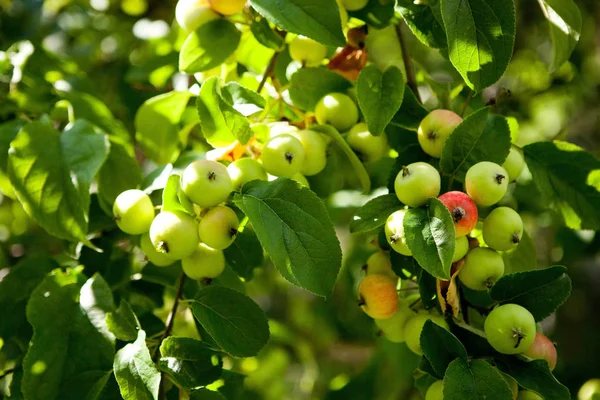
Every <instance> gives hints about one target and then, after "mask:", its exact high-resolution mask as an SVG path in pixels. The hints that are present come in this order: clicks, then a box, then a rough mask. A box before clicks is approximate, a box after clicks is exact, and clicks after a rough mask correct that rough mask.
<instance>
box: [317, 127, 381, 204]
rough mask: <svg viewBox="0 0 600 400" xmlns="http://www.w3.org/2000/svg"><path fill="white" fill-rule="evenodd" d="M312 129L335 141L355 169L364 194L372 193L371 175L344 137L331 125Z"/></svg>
mask: <svg viewBox="0 0 600 400" xmlns="http://www.w3.org/2000/svg"><path fill="white" fill-rule="evenodd" d="M310 129H311V130H313V131H316V132H321V133H323V134H325V135H327V136H329V137H330V138H332V139H333V142H334V143H335V144H336V145H337V146H338V147H339V148H340V149H341V150H342V151H343V152H344V154H345V155H346V157H348V160H349V161H350V164H351V165H352V167H353V168H354V173H355V174H356V176H357V178H358V180H359V182H360V185H361V187H362V190H363V193H365V194H367V193H369V192H370V191H371V178H369V173H368V172H367V170H366V169H365V166H364V164H363V163H362V162H361V161H360V159H359V158H358V156H357V155H356V153H355V152H354V150H352V148H351V147H350V146H349V145H348V142H346V140H345V139H344V138H343V137H342V135H340V133H339V132H338V131H337V130H336V129H335V128H334V127H333V126H330V125H317V126H311V127H310Z"/></svg>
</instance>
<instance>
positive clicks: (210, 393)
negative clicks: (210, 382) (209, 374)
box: [190, 389, 228, 400]
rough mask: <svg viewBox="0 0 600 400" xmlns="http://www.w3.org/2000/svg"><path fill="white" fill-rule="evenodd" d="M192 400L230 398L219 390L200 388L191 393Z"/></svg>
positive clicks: (224, 399)
mask: <svg viewBox="0 0 600 400" xmlns="http://www.w3.org/2000/svg"><path fill="white" fill-rule="evenodd" d="M190 400H228V399H227V398H225V396H223V395H222V394H221V393H219V392H215V391H214V390H208V389H198V390H194V391H193V392H192V393H190Z"/></svg>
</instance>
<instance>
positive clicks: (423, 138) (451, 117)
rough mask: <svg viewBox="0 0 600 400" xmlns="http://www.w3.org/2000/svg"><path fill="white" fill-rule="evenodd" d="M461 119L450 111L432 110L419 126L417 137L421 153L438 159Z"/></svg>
mask: <svg viewBox="0 0 600 400" xmlns="http://www.w3.org/2000/svg"><path fill="white" fill-rule="evenodd" d="M461 122H462V118H461V117H460V116H459V115H458V114H456V113H454V112H452V111H450V110H433V111H432V112H430V113H429V114H427V116H426V117H425V118H423V120H422V121H421V124H420V125H419V129H418V130H417V135H418V139H419V144H420V145H421V148H422V149H423V151H424V152H425V153H427V154H429V155H430V156H431V157H436V158H440V157H441V155H442V150H443V149H444V145H445V144H446V140H448V137H449V136H450V134H451V133H452V132H453V131H454V128H456V127H457V126H458V125H459V124H460V123H461Z"/></svg>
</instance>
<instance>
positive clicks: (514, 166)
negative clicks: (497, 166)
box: [502, 144, 525, 182]
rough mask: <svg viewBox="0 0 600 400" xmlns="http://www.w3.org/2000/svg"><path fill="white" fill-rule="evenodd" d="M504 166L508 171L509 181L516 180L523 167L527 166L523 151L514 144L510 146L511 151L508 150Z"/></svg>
mask: <svg viewBox="0 0 600 400" xmlns="http://www.w3.org/2000/svg"><path fill="white" fill-rule="evenodd" d="M502 168H504V169H505V170H506V172H507V173H508V181H509V182H513V181H514V180H516V179H517V178H518V177H519V175H521V172H523V168H525V157H523V151H522V150H521V149H520V148H518V147H517V146H515V145H514V144H513V145H512V146H511V147H510V151H509V152H508V156H507V157H506V160H505V161H504V163H503V164H502Z"/></svg>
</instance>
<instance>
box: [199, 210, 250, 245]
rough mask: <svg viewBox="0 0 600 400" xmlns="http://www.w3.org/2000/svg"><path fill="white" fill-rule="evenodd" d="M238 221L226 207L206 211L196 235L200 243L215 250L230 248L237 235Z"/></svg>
mask: <svg viewBox="0 0 600 400" xmlns="http://www.w3.org/2000/svg"><path fill="white" fill-rule="evenodd" d="M239 226H240V221H239V220H238V217H237V215H236V214H235V211H233V210H232V209H231V208H229V207H226V206H217V207H215V208H211V209H210V210H208V211H207V212H206V213H205V214H204V215H203V216H202V218H201V219H200V223H199V224H198V234H199V236H200V241H201V242H202V243H204V244H206V245H207V246H209V247H212V248H213V249H217V250H224V249H226V248H228V247H229V246H231V244H232V243H233V241H234V240H235V237H236V236H237V233H238V228H239Z"/></svg>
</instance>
